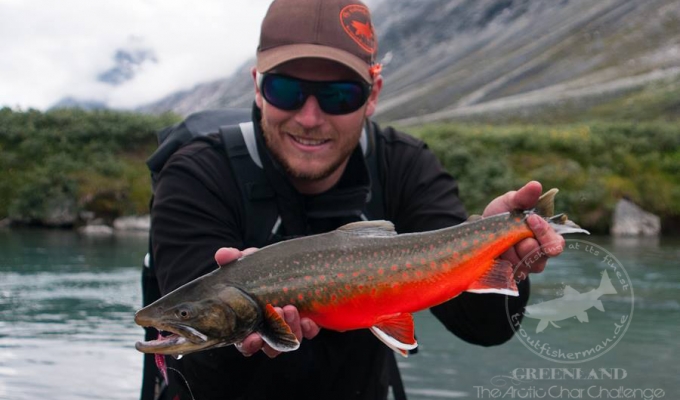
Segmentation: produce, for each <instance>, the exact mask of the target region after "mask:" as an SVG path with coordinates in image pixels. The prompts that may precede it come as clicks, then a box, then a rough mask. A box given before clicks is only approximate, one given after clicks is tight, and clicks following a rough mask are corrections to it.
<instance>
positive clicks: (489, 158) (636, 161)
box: [410, 122, 680, 233]
mask: <svg viewBox="0 0 680 400" xmlns="http://www.w3.org/2000/svg"><path fill="white" fill-rule="evenodd" d="M410 130H411V132H412V133H414V134H415V135H417V136H419V137H421V138H422V139H424V140H425V141H426V142H427V143H428V145H429V146H430V148H432V150H433V151H434V152H435V153H436V154H437V155H438V156H439V158H440V160H441V161H442V163H443V164H444V166H445V167H446V168H447V169H448V170H449V171H450V172H451V173H452V174H453V175H454V176H455V177H457V178H458V180H459V184H460V189H461V195H462V197H463V201H464V202H465V205H466V206H467V208H468V210H471V211H474V212H481V211H482V210H483V207H484V206H485V205H486V204H487V203H488V201H489V199H492V198H494V197H495V196H497V195H499V194H502V193H504V192H506V191H508V190H512V189H515V188H518V187H520V186H521V185H523V184H524V183H526V182H527V181H529V180H538V181H540V182H541V183H543V185H544V188H545V189H547V188H550V187H557V188H559V189H561V192H560V194H559V195H558V196H557V198H556V202H557V204H556V209H557V210H560V211H564V212H567V213H568V214H569V215H570V216H572V217H573V219H574V220H575V221H578V222H579V223H580V224H581V225H582V226H584V227H587V228H588V229H591V230H592V231H594V232H599V233H606V232H607V231H608V227H609V225H610V222H611V214H612V210H613V206H614V205H615V203H616V201H617V200H618V199H619V198H621V197H624V196H625V197H628V198H629V199H631V200H632V201H634V202H635V203H637V204H639V205H640V206H641V207H642V208H644V209H646V210H648V211H650V212H653V213H655V214H657V215H660V216H661V217H662V220H664V219H674V218H677V216H679V215H680V126H679V125H677V124H674V123H667V122H648V123H634V122H620V123H617V122H591V123H580V124H564V125H535V124H534V125H530V124H520V125H509V126H493V125H481V124H445V125H427V126H423V127H419V128H415V129H410Z"/></svg>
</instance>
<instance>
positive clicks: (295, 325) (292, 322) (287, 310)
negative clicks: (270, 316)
mask: <svg viewBox="0 0 680 400" xmlns="http://www.w3.org/2000/svg"><path fill="white" fill-rule="evenodd" d="M283 320H284V321H286V323H287V324H288V326H289V327H290V330H291V331H292V332H293V335H295V337H296V338H297V340H298V341H300V340H302V326H300V314H299V313H298V310H297V308H295V306H291V305H287V306H285V307H283Z"/></svg>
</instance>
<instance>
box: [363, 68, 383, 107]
mask: <svg viewBox="0 0 680 400" xmlns="http://www.w3.org/2000/svg"><path fill="white" fill-rule="evenodd" d="M382 85H383V78H382V75H377V76H376V77H375V78H374V79H373V87H372V88H371V94H370V95H369V96H368V100H367V101H366V104H367V105H366V116H367V117H370V116H371V115H373V114H374V113H375V109H376V107H377V106H378V96H380V91H381V90H382Z"/></svg>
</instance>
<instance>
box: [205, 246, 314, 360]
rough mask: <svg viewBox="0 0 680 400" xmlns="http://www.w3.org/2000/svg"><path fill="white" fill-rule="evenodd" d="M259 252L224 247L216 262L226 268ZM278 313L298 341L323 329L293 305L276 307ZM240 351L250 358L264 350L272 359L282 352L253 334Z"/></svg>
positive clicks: (252, 249) (311, 336) (251, 249)
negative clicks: (302, 316)
mask: <svg viewBox="0 0 680 400" xmlns="http://www.w3.org/2000/svg"><path fill="white" fill-rule="evenodd" d="M256 251H257V248H255V247H250V248H248V249H245V250H243V251H240V250H238V249H235V248H233V247H222V248H221V249H219V250H217V252H216V253H215V261H217V264H218V265H219V266H220V267H223V266H226V265H228V264H229V263H231V262H233V261H236V260H238V259H239V258H241V257H243V256H247V255H249V254H253V253H255V252H256ZM274 310H276V312H277V313H279V315H280V316H281V317H282V318H283V320H284V321H286V323H287V324H288V326H290V329H291V331H293V334H294V335H295V337H297V339H298V341H302V338H303V337H305V338H307V339H312V338H313V337H315V336H316V335H317V334H319V331H320V330H321V328H319V326H318V325H317V324H316V323H315V322H314V321H312V320H311V319H309V318H300V313H299V312H298V310H297V308H295V306H292V305H287V306H285V307H283V308H281V307H274ZM236 348H237V349H238V351H240V352H241V353H243V355H244V356H246V357H250V356H252V355H253V354H255V353H257V352H258V351H259V350H262V351H263V352H264V353H265V354H266V355H267V356H269V357H270V358H274V357H276V356H278V355H279V354H280V353H281V352H280V351H276V350H274V349H272V348H271V347H270V346H269V345H268V344H266V343H265V342H264V340H262V336H260V335H259V334H258V333H251V334H250V335H248V336H247V337H246V338H245V339H244V340H243V342H241V343H239V344H237V345H236Z"/></svg>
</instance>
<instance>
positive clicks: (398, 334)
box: [371, 313, 418, 357]
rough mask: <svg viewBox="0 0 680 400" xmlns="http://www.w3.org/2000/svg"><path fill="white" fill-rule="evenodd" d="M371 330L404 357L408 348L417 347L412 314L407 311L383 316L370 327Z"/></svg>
mask: <svg viewBox="0 0 680 400" xmlns="http://www.w3.org/2000/svg"><path fill="white" fill-rule="evenodd" d="M371 332H373V334H374V335H375V336H376V337H377V338H378V339H380V340H381V341H382V342H383V343H385V344H386V345H387V346H388V347H389V348H391V349H392V350H394V351H396V352H397V353H399V354H401V355H402V356H404V357H407V356H408V350H413V349H415V348H416V347H418V342H416V339H415V334H414V327H413V316H412V315H411V314H409V313H403V314H395V315H391V316H388V317H384V318H383V319H381V320H380V321H379V322H378V323H377V324H375V325H374V326H372V327H371Z"/></svg>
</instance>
